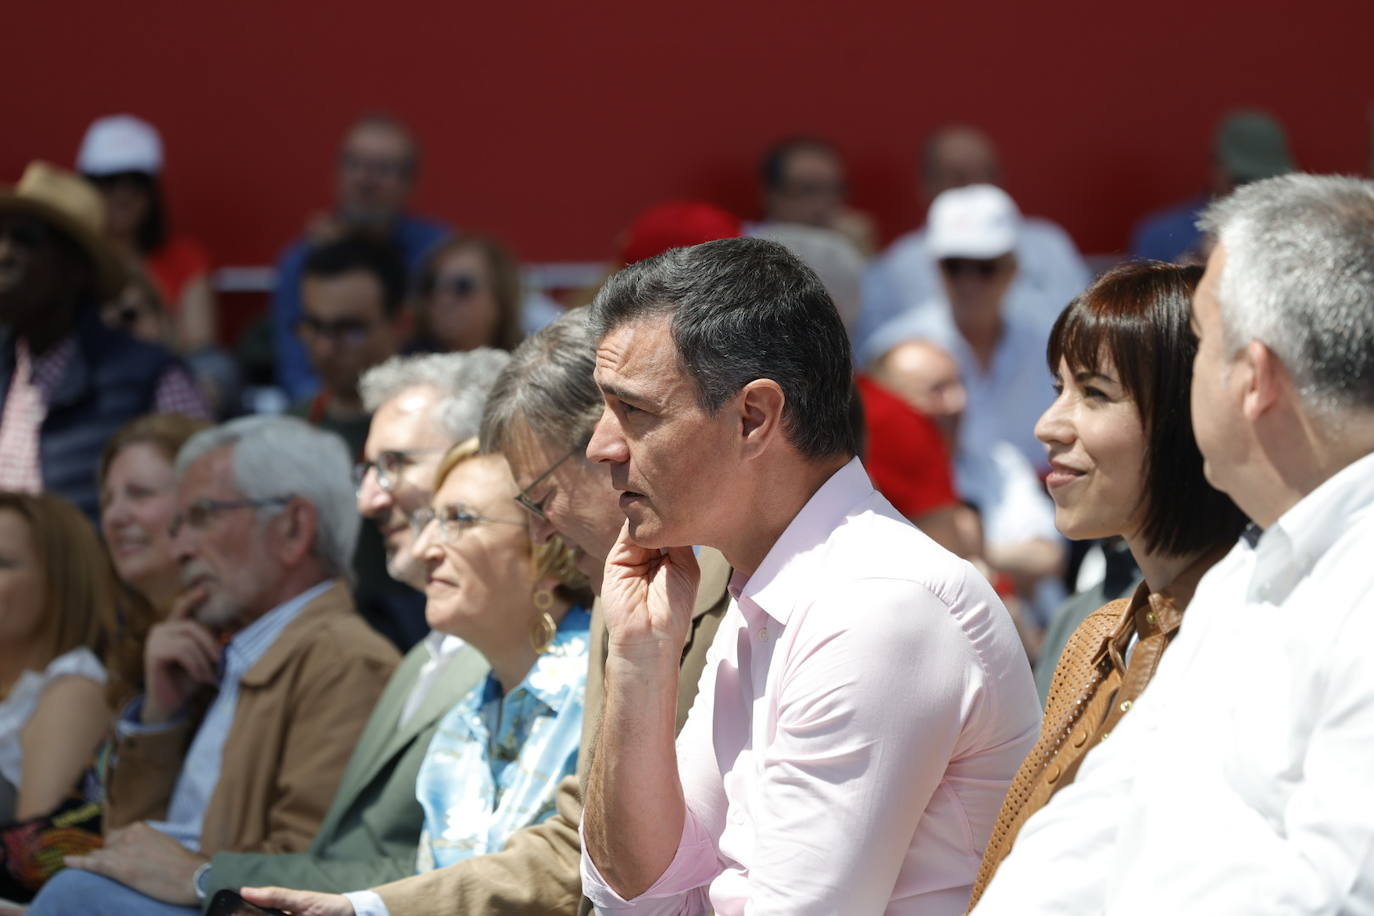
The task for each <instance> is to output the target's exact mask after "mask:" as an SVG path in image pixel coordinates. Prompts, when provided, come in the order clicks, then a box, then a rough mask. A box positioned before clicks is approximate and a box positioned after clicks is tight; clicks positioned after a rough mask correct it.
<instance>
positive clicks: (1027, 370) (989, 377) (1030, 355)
mask: <svg viewBox="0 0 1374 916" xmlns="http://www.w3.org/2000/svg"><path fill="white" fill-rule="evenodd" d="M1002 326H1003V329H1002V339H1001V340H999V341H998V342H997V348H996V350H995V351H994V352H993V354H992V362H991V363H990V364H989V365H988V366H987V367H986V368H984V366H983V365H982V364H981V363H980V362H979V361H978V358H977V357H976V356H974V354H973V348H972V347H970V346H969V345H968V341H966V340H964V337H963V335H962V334H960V333H959V329H958V328H957V327H955V324H954V319H953V318H951V317H950V314H949V308H948V306H947V305H946V304H945V303H944V301H943V300H941V301H938V302H935V301H932V302H930V303H927V305H926V306H925V307H923V308H920V309H917V310H914V311H909V312H906V313H904V314H902V315H898V316H897V317H896V318H894V319H893V320H892V321H890V322H888V323H887V324H885V325H883V326H882V327H881V328H879V329H878V330H877V331H876V332H874V334H873V336H872V337H871V338H870V339H869V344H870V345H871V346H872V347H873V355H874V356H876V355H880V354H882V353H885V352H887V351H888V350H889V349H891V348H892V347H894V346H896V345H897V344H899V343H902V342H904V341H908V340H929V341H931V342H932V343H935V344H938V345H939V346H941V347H943V348H944V349H945V350H947V351H949V353H950V355H951V356H953V357H954V361H955V362H956V363H958V364H959V375H960V376H961V377H962V378H963V382H964V389H965V391H966V392H967V393H968V405H967V406H966V407H965V408H964V420H963V426H962V428H961V429H960V431H959V447H960V449H967V450H971V451H985V452H986V451H991V450H992V449H993V448H994V447H995V446H996V445H997V443H999V442H1003V441H1005V442H1010V443H1011V444H1012V445H1014V446H1016V448H1017V450H1018V451H1020V452H1021V454H1022V455H1023V456H1025V458H1026V460H1027V461H1028V462H1030V464H1031V467H1033V468H1036V467H1040V466H1042V465H1044V464H1045V463H1046V461H1045V446H1044V444H1043V443H1041V442H1040V440H1039V439H1037V438H1035V421H1036V420H1038V419H1040V415H1041V414H1042V413H1044V412H1045V410H1046V408H1048V407H1049V406H1050V404H1052V403H1053V402H1054V388H1053V387H1052V386H1051V384H1050V370H1049V368H1048V364H1047V363H1046V361H1045V344H1046V343H1047V342H1048V341H1049V331H1048V330H1041V329H1038V328H1037V327H1036V326H1034V325H1033V324H1030V323H1028V322H1027V321H1026V320H1025V319H1023V318H1021V317H1018V316H1017V315H1016V314H1015V313H1014V312H1010V311H1004V317H1003V320H1002Z"/></svg>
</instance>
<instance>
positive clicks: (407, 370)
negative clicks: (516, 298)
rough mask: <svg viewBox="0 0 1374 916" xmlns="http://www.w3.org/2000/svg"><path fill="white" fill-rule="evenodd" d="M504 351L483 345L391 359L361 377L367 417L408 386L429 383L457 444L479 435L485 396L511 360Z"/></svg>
mask: <svg viewBox="0 0 1374 916" xmlns="http://www.w3.org/2000/svg"><path fill="white" fill-rule="evenodd" d="M510 358H511V357H510V354H509V353H507V352H505V351H504V350H493V349H491V348H490V347H480V348H478V349H476V350H467V351H464V352H461V353H422V354H420V355H418V356H393V357H392V358H391V359H389V360H387V361H386V362H384V363H382V364H380V365H378V366H373V367H372V368H371V369H369V370H367V372H365V373H363V376H362V379H360V380H359V382H358V390H359V392H360V393H361V394H362V398H363V408H364V409H365V410H366V411H367V412H368V413H376V411H377V409H378V408H379V407H381V406H382V405H383V404H385V403H386V402H387V401H389V400H391V399H392V398H394V397H396V396H397V395H398V394H400V393H401V392H402V391H405V390H406V389H408V388H415V387H417V386H420V385H429V386H432V387H434V388H436V389H438V391H439V403H438V405H437V406H436V413H437V414H438V416H437V417H435V419H436V420H437V421H438V422H439V425H440V426H442V427H443V429H444V432H445V433H447V434H448V437H449V438H450V439H452V440H453V441H454V442H462V441H463V440H464V439H471V438H472V437H473V436H475V435H477V430H478V428H479V427H480V426H481V423H482V408H483V406H484V405H485V404H486V401H487V393H488V392H489V391H491V386H492V384H493V383H494V382H495V381H496V377H497V376H498V375H499V374H500V373H501V370H502V369H504V368H505V367H506V364H507V363H509V362H510Z"/></svg>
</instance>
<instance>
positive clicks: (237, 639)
mask: <svg viewBox="0 0 1374 916" xmlns="http://www.w3.org/2000/svg"><path fill="white" fill-rule="evenodd" d="M334 582H335V580H333V579H326V580H324V581H323V582H320V583H318V584H317V585H313V586H311V587H310V588H308V589H306V590H305V591H303V592H301V593H300V594H299V595H297V596H296V597H294V598H291V599H289V600H287V601H283V602H282V603H281V604H279V605H277V606H276V607H274V608H272V610H270V611H268V612H267V613H266V614H263V615H262V616H261V617H259V618H258V619H257V620H254V621H253V622H252V623H250V624H249V625H248V626H246V627H244V628H243V629H242V630H239V631H238V632H237V633H235V634H234V636H233V638H232V639H230V640H229V644H228V645H227V646H225V648H224V660H225V673H226V674H228V673H229V672H230V671H232V672H234V673H236V674H242V673H243V672H245V671H247V670H248V669H249V668H252V667H253V666H254V665H256V664H257V663H258V660H259V659H261V658H262V656H263V655H264V654H265V653H266V652H267V650H268V649H269V648H271V647H272V643H274V642H276V641H277V637H278V636H280V635H281V632H282V630H284V629H286V625H287V624H289V623H290V622H291V621H293V620H295V619H296V615H298V614H299V613H300V612H301V611H302V610H303V609H304V608H305V606H306V605H307V604H309V603H310V602H312V601H314V600H315V599H316V598H318V597H319V596H320V595H323V594H324V593H325V592H327V591H329V589H330V588H332V587H333V586H334Z"/></svg>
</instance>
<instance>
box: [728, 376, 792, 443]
mask: <svg viewBox="0 0 1374 916" xmlns="http://www.w3.org/2000/svg"><path fill="white" fill-rule="evenodd" d="M786 403H787V396H786V395H784V394H783V392H782V386H781V385H779V384H778V383H777V382H775V381H773V380H772V379H770V378H761V379H755V380H754V381H752V382H750V383H749V384H747V385H745V386H744V387H743V388H742V389H740V394H739V400H738V405H739V406H738V410H739V416H740V427H739V428H740V439H741V444H742V445H743V448H744V453H745V457H754V456H755V455H758V454H761V453H762V452H763V450H764V449H765V448H766V447H767V446H768V444H769V443H770V442H772V441H773V439H774V438H776V437H777V436H779V435H781V434H782V412H783V408H784V407H785V406H786Z"/></svg>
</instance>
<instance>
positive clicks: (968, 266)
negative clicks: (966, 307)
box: [940, 258, 1002, 280]
mask: <svg viewBox="0 0 1374 916" xmlns="http://www.w3.org/2000/svg"><path fill="white" fill-rule="evenodd" d="M940 270H941V272H943V273H944V275H945V276H947V277H951V278H954V277H962V276H966V275H967V276H973V277H978V278H979V279H982V280H991V279H992V278H993V277H995V276H997V275H998V274H999V273H1001V271H1002V261H1001V260H1000V259H998V258H992V259H986V258H941V259H940Z"/></svg>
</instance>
